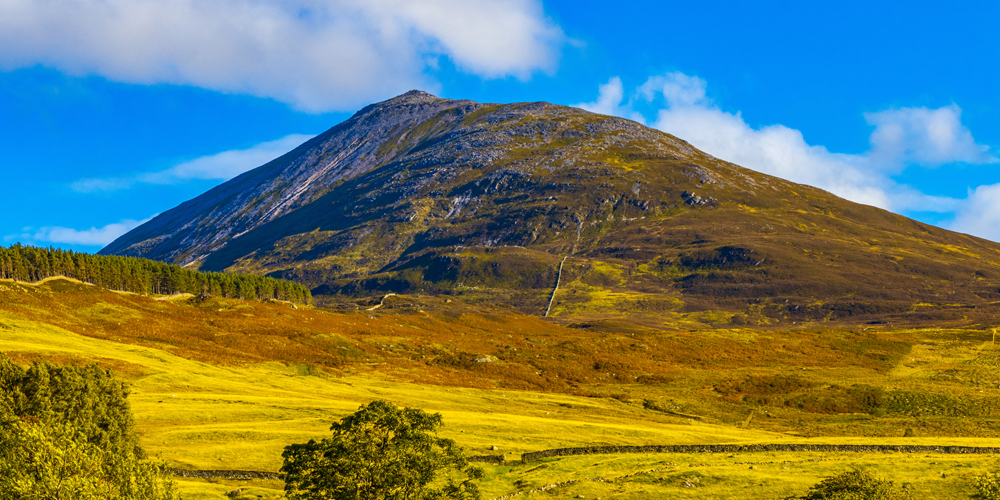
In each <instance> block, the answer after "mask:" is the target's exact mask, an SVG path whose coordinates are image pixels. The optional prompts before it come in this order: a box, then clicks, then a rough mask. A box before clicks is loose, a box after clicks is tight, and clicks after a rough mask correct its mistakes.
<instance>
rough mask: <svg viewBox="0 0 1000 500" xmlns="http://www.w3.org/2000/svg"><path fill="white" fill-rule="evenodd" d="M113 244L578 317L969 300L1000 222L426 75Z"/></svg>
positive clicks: (977, 300)
mask: <svg viewBox="0 0 1000 500" xmlns="http://www.w3.org/2000/svg"><path fill="white" fill-rule="evenodd" d="M102 252H104V253H116V254H124V255H135V256H143V257H147V258H154V259H159V260H166V261H168V262H174V263H179V264H184V265H190V266H195V267H200V268H201V269H204V270H231V271H233V270H235V271H242V272H253V273H260V274H271V275H274V276H280V277H284V278H290V279H294V280H297V281H300V282H302V283H305V284H307V285H308V286H310V287H313V292H314V294H319V295H324V294H325V295H348V296H365V295H373V294H376V293H384V292H410V293H413V292H425V293H452V294H460V295H463V296H465V298H466V299H469V300H488V301H493V302H500V303H505V304H509V305H513V306H515V307H517V308H519V309H521V310H523V311H526V312H530V313H537V314H542V313H544V312H545V311H546V310H549V312H550V315H553V316H563V317H567V318H607V317H622V316H627V315H630V314H632V315H636V314H637V315H640V316H644V317H647V318H668V319H667V320H665V321H667V322H668V323H670V322H675V323H676V322H683V321H693V322H700V323H720V322H721V323H725V322H732V323H737V324H741V323H746V322H750V323H760V324H771V323H775V322H782V321H786V322H791V321H808V320H823V319H839V318H846V317H855V318H859V317H868V316H871V317H878V318H883V317H886V315H889V316H892V315H895V316H900V315H903V316H906V317H907V318H909V319H910V320H913V321H923V320H927V319H934V320H956V321H965V320H970V319H972V320H975V317H976V315H977V314H980V313H982V312H983V311H984V310H990V308H995V304H993V302H994V301H996V300H997V299H1000V245H997V244H995V243H992V242H989V241H986V240H982V239H978V238H974V237H970V236H967V235H960V234H957V233H952V232H949V231H945V230H943V229H940V228H936V227H933V226H928V225H925V224H921V223H919V222H915V221H912V220H910V219H907V218H905V217H901V216H898V215H895V214H891V213H889V212H886V211H883V210H879V209H876V208H873V207H868V206H863V205H858V204H855V203H851V202H848V201H846V200H843V199H840V198H837V197H835V196H833V195H831V194H829V193H827V192H824V191H822V190H819V189H816V188H812V187H809V186H804V185H799V184H794V183H791V182H787V181H784V180H782V179H778V178H775V177H771V176H767V175H764V174H761V173H758V172H754V171H751V170H748V169H745V168H742V167H739V166H737V165H734V164H731V163H728V162H725V161H721V160H719V159H716V158H714V157H712V156H710V155H707V154H705V153H703V152H701V151H698V150H696V149H694V148H692V147H691V146H690V145H688V144H687V143H685V142H684V141H682V140H679V139H677V138H675V137H673V136H670V135H668V134H664V133H661V132H659V131H656V130H652V129H649V128H646V127H643V126H641V125H639V124H637V123H634V122H631V121H628V120H623V119H620V118H613V117H607V116H601V115H596V114H592V113H588V112H586V111H582V110H579V109H574V108H567V107H563V106H556V105H552V104H548V103H515V104H505V105H487V104H479V103H475V102H471V101H452V100H445V99H438V98H436V97H433V96H431V95H429V94H426V93H422V92H416V91H414V92H409V93H407V94H404V95H402V96H399V97H397V98H394V99H391V100H389V101H385V102H382V103H378V104H374V105H371V106H368V107H367V108H365V109H363V110H361V111H360V112H358V113H357V114H356V115H355V116H354V117H352V118H351V119H350V120H348V121H346V122H344V123H342V124H340V125H338V126H336V127H334V128H332V129H330V130H329V131H327V132H326V133H324V134H322V135H320V136H318V137H316V138H315V139H313V140H311V141H309V142H307V143H306V144H303V145H302V146H300V147H299V148H297V149H296V150H294V151H292V152H290V153H288V154H286V155H285V156H283V157H281V158H279V159H277V160H275V161H273V162H271V163H269V164H267V165H264V166H262V167H260V168H258V169H256V170H253V171H251V172H248V173H246V174H244V175H242V176H240V177H237V178H235V179H233V180H231V181H229V182H227V183H224V184H222V185H220V186H219V187H217V188H215V189H213V190H211V191H209V192H207V193H205V194H204V195H202V196H199V197H198V198H195V199H194V200H191V201H189V202H186V203H184V204H182V205H180V206H179V207H177V208H175V209H173V210H170V211H167V212H165V213H163V214H161V215H160V216H158V217H156V218H154V219H153V220H152V221H150V222H148V223H146V224H144V225H143V226H141V227H139V228H137V229H135V230H133V231H132V232H130V233H129V234H127V235H125V236H123V237H121V238H119V239H118V240H117V241H115V242H114V243H112V244H111V245H109V246H108V247H107V248H106V249H104V250H103V251H102ZM557 279H558V280H559V287H558V291H556V292H555V297H554V298H553V290H554V289H555V288H556V281H557ZM550 299H552V300H551V306H550ZM956 306H963V307H965V308H964V309H956ZM972 308H976V309H972ZM971 310H974V311H976V313H974V314H972V315H971V316H970V313H969V311H971ZM656 321H660V319H656Z"/></svg>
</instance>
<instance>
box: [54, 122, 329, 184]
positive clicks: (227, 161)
mask: <svg viewBox="0 0 1000 500" xmlns="http://www.w3.org/2000/svg"><path fill="white" fill-rule="evenodd" d="M312 137H313V136H311V135H302V134H292V135H289V136H285V137H282V138H281V139H278V140H276V141H269V142H262V143H260V144H257V145H256V146H253V147H251V148H248V149H235V150H231V151H223V152H221V153H216V154H213V155H209V156H202V157H201V158H196V159H194V160H191V161H187V162H184V163H181V164H179V165H176V166H174V167H172V168H169V169H167V170H163V171H160V172H150V173H145V174H138V175H134V176H131V177H113V178H106V179H80V180H78V181H76V182H74V183H73V184H72V185H71V187H72V188H73V190H74V191H77V192H81V193H89V192H95V191H116V190H119V189H128V188H130V187H132V186H133V185H135V184H140V183H142V184H176V183H179V182H183V181H186V180H190V179H223V180H228V179H232V178H233V177H236V176H237V175H239V174H242V173H243V172H246V171H247V170H250V169H252V168H256V167H259V166H261V165H263V164H265V163H267V162H269V161H271V160H273V159H275V158H277V157H279V156H281V155H283V154H285V153H287V152H289V151H291V150H292V149H295V148H296V147H297V146H298V145H300V144H302V143H303V142H306V141H307V140H309V139H311V138H312Z"/></svg>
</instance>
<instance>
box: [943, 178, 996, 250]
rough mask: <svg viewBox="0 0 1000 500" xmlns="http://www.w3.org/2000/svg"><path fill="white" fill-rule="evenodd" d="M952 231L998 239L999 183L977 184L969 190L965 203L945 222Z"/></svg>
mask: <svg viewBox="0 0 1000 500" xmlns="http://www.w3.org/2000/svg"><path fill="white" fill-rule="evenodd" d="M945 227H947V228H948V229H951V230H952V231H959V232H963V233H968V234H974V235H976V236H979V237H981V238H988V239H991V240H993V241H1000V184H991V185H987V186H979V187H977V188H976V189H975V190H971V191H970V192H969V197H968V198H967V199H966V200H965V203H963V204H962V205H961V207H960V208H959V209H958V210H956V212H955V219H954V220H952V221H950V222H948V223H946V224H945Z"/></svg>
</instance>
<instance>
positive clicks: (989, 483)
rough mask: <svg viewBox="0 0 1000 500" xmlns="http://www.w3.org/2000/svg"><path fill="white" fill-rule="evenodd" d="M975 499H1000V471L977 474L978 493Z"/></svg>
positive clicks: (973, 496)
mask: <svg viewBox="0 0 1000 500" xmlns="http://www.w3.org/2000/svg"><path fill="white" fill-rule="evenodd" d="M972 498H973V499H974V500H1000V473H997V472H987V473H986V474H983V475H981V476H976V493H974V494H973V495H972Z"/></svg>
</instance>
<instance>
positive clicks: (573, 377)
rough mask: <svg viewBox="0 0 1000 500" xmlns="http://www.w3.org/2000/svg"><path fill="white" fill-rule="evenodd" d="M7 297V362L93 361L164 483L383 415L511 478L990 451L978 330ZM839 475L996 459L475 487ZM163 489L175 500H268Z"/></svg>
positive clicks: (969, 468) (917, 487) (227, 485)
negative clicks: (495, 458)
mask: <svg viewBox="0 0 1000 500" xmlns="http://www.w3.org/2000/svg"><path fill="white" fill-rule="evenodd" d="M0 288H2V289H0V351H3V352H5V353H8V354H9V355H10V356H11V357H13V358H14V359H15V360H18V361H20V362H30V361H31V360H33V359H49V360H53V361H59V362H68V363H81V362H90V361H94V362H97V363H99V364H100V365H102V366H105V367H108V368H111V369H113V370H114V371H115V372H116V373H117V374H119V376H121V377H123V378H126V379H129V380H130V381H131V383H132V387H133V392H132V396H131V398H130V400H131V401H132V405H133V409H134V411H135V414H136V418H137V423H138V428H139V432H140V437H141V442H142V445H143V446H144V447H145V448H146V450H147V451H149V452H150V453H151V454H153V455H156V454H161V455H162V457H163V458H164V459H165V460H166V461H167V462H168V463H169V464H170V466H172V467H177V468H191V469H245V470H263V471H276V470H277V469H278V467H280V463H281V457H280V454H281V450H282V448H283V447H284V446H285V445H287V444H290V443H294V442H303V441H306V440H308V439H310V438H314V437H320V436H322V435H324V434H325V433H326V432H327V429H328V427H329V424H330V423H331V422H332V421H333V420H335V419H337V418H339V417H341V416H343V415H345V414H347V413H349V412H351V411H353V410H354V409H356V408H357V407H358V406H359V405H360V404H362V403H366V402H368V401H371V400H372V399H376V398H381V399H387V400H390V401H393V402H396V403H398V404H401V405H406V406H413V407H419V408H422V409H425V410H428V411H432V412H441V413H442V415H443V416H444V421H445V429H444V432H443V434H444V435H445V436H447V437H450V438H453V439H455V440H456V441H458V442H459V443H460V444H461V445H463V446H464V447H466V449H467V451H468V453H469V454H471V455H484V454H506V455H507V457H508V459H516V458H518V457H519V455H520V454H521V453H524V452H530V451H538V450H542V449H548V448H559V447H571V446H587V445H625V444H633V445H645V444H715V443H788V442H794V443H844V444H849V443H856V444H870V443H885V444H921V445H967V446H1000V438H998V437H997V436H1000V432H998V431H1000V425H998V422H997V415H998V413H1000V412H998V411H997V401H1000V398H998V396H1000V391H998V385H1000V382H998V378H1000V377H998V372H997V369H996V368H997V362H996V361H997V357H996V355H995V354H994V352H995V351H994V350H993V346H992V345H991V344H990V343H989V340H990V334H991V332H988V331H986V330H982V331H974V330H961V331H941V330H906V331H863V330H860V329H859V330H858V331H839V330H838V331H832V330H823V329H821V328H818V327H817V328H811V329H800V330H787V331H784V330H781V331H779V330H748V329H747V330H730V329H713V330H705V331H693V332H692V331H670V332H667V331H653V330H643V329H635V328H632V329H629V328H628V327H627V325H618V326H615V325H609V324H594V325H591V326H589V327H586V328H565V327H561V326H558V325H555V324H552V323H547V322H545V321H542V320H539V319H538V318H530V317H523V316H519V315H516V314H512V313H489V312H483V311H472V310H463V309H460V308H458V309H456V310H447V309H441V310H432V309H431V307H433V306H434V304H431V303H429V302H426V303H425V302H420V301H418V300H417V299H412V300H414V301H415V302H414V304H416V305H415V306H414V307H413V310H412V311H409V312H408V311H407V310H404V309H402V308H397V309H395V310H393V309H388V310H386V311H385V312H381V311H382V309H379V310H376V311H370V312H366V311H364V310H363V309H362V311H361V312H358V313H352V314H332V313H327V312H323V311H318V310H302V309H299V310H295V309H291V308H290V307H289V306H287V305H283V304H251V303H243V302H240V301H235V300H227V301H220V300H217V299H212V300H213V301H210V302H203V303H198V302H197V301H194V300H192V299H185V298H179V299H177V300H174V301H164V300H160V301H157V300H154V299H152V298H146V297H139V296H134V295H124V294H114V293H109V292H106V291H103V290H100V289H97V288H96V287H89V286H86V285H81V284H75V283H71V282H68V281H62V280H54V281H49V282H47V283H45V284H43V285H25V284H21V283H17V284H15V283H11V282H3V283H0ZM401 300H411V299H408V298H405V297H404V298H402V299H401ZM428 300H429V299H428ZM442 307H443V306H442ZM456 307H457V306H456ZM420 308H426V310H427V311H430V312H423V313H421V312H418V311H419V310H421V309H420ZM376 313H377V314H376ZM272 323H273V325H272ZM299 356H302V357H303V358H304V361H300V360H297V359H296V358H297V357H299ZM532 377H534V378H532ZM907 429H909V431H908V433H909V434H912V437H905V438H904V437H902V436H903V435H904V433H907ZM494 446H495V447H496V450H493V447H494ZM851 464H857V465H861V466H871V467H873V468H874V469H875V470H876V471H878V472H879V473H881V474H883V475H886V476H890V477H893V478H896V480H897V481H898V482H904V483H910V487H911V488H913V490H914V491H919V492H921V493H926V494H927V495H930V497H932V498H967V496H968V494H969V493H970V492H971V481H972V476H973V475H974V474H979V473H982V472H984V471H986V470H991V469H993V468H995V467H996V465H995V464H996V457H993V456H990V455H975V456H971V455H970V456H957V455H942V454H936V453H922V454H899V453H897V454H890V455H886V454H880V453H870V454H869V453H865V454H844V453H840V454H838V453H817V452H810V453H789V452H775V453H770V452H768V453H763V452H762V453H738V454H723V453H716V454H694V455H691V454H686V455H685V454H637V455H589V456H572V457H560V458H550V459H544V460H541V461H537V462H531V463H528V464H525V465H520V464H511V465H501V466H497V465H484V468H485V469H486V471H487V480H486V481H485V483H484V485H483V487H484V493H485V495H484V497H485V498H496V497H500V496H501V495H505V494H508V493H512V492H516V491H524V492H529V491H531V490H533V489H537V488H540V487H542V486H545V485H552V484H558V483H565V482H566V481H570V480H575V481H576V482H571V483H568V484H563V485H561V486H558V487H554V488H552V489H549V490H546V492H545V493H541V492H536V493H525V495H527V496H528V497H529V498H530V497H533V496H539V497H540V496H543V495H547V496H553V495H554V496H556V497H562V498H572V497H576V496H577V495H582V496H584V497H587V498H594V497H601V498H650V497H651V496H653V497H660V498H666V497H669V498H681V497H685V496H691V497H697V498H751V497H760V496H765V497H777V498H780V497H783V496H787V495H792V494H802V493H804V491H805V489H806V488H807V487H808V485H810V484H813V483H815V482H816V481H818V480H819V478H821V477H822V476H824V475H827V474H830V473H836V472H840V471H843V470H845V469H846V468H847V467H848V466H849V465H851ZM751 466H752V467H753V468H751ZM626 476H627V477H626ZM597 478H602V479H604V480H605V481H600V480H597ZM178 482H179V484H180V486H181V488H182V491H183V492H184V493H185V494H186V495H185V496H186V498H220V494H221V493H223V492H225V491H228V490H231V489H234V488H236V487H237V486H239V485H249V488H250V490H249V491H250V493H251V494H252V495H262V496H264V497H267V496H274V495H277V494H278V493H279V492H280V488H281V483H280V482H274V481H272V482H267V481H257V482H249V483H248V482H245V481H244V482H240V481H228V480H188V479H185V480H179V481H178Z"/></svg>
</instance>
